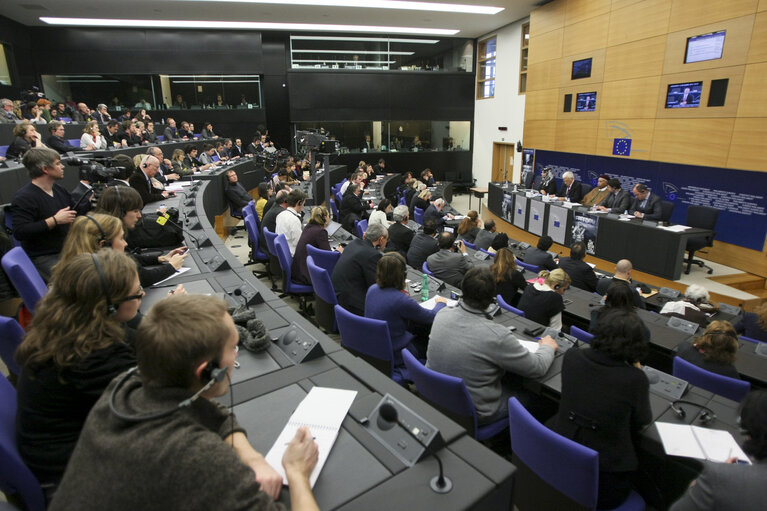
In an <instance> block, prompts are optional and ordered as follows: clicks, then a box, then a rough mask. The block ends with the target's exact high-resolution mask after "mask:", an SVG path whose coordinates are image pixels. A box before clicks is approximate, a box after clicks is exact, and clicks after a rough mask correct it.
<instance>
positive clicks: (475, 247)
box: [461, 240, 489, 253]
mask: <svg viewBox="0 0 767 511" xmlns="http://www.w3.org/2000/svg"><path fill="white" fill-rule="evenodd" d="M461 241H463V244H464V245H466V246H467V247H469V248H470V249H472V250H477V245H475V244H474V243H470V242H468V241H466V240H461ZM488 253H489V252H488Z"/></svg>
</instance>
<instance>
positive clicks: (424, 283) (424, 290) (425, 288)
mask: <svg viewBox="0 0 767 511" xmlns="http://www.w3.org/2000/svg"><path fill="white" fill-rule="evenodd" d="M428 299H429V277H428V276H427V275H426V274H425V273H424V274H423V279H422V280H421V301H422V302H425V301H426V300H428Z"/></svg>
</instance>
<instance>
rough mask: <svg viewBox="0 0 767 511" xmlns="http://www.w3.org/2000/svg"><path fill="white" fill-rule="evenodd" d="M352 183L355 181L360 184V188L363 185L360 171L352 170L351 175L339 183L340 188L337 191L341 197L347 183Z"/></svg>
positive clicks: (347, 186) (344, 193) (346, 188)
mask: <svg viewBox="0 0 767 511" xmlns="http://www.w3.org/2000/svg"><path fill="white" fill-rule="evenodd" d="M352 183H356V184H358V185H360V188H363V187H364V180H363V179H362V172H354V173H353V174H352V175H351V178H350V179H347V180H346V181H344V183H343V184H342V185H341V189H340V190H339V192H340V193H341V197H342V198H343V196H344V195H346V191H347V190H348V189H349V185H350V184H352Z"/></svg>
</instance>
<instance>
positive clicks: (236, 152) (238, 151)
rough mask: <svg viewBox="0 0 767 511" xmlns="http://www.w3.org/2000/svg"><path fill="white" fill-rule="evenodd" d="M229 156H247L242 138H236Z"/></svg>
mask: <svg viewBox="0 0 767 511" xmlns="http://www.w3.org/2000/svg"><path fill="white" fill-rule="evenodd" d="M229 156H230V157H231V158H232V159H234V158H241V157H243V156H245V148H244V147H242V139H241V138H235V139H234V144H232V147H231V148H230V149H229Z"/></svg>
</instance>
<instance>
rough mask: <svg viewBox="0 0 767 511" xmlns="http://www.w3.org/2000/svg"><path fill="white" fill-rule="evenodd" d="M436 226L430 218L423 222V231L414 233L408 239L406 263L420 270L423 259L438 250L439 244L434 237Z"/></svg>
mask: <svg viewBox="0 0 767 511" xmlns="http://www.w3.org/2000/svg"><path fill="white" fill-rule="evenodd" d="M435 234H437V226H436V225H435V224H434V222H432V221H431V220H430V221H428V222H424V223H423V231H421V232H418V233H416V235H415V236H413V239H412V240H411V241H410V249H409V250H408V251H407V264H409V265H410V266H412V267H413V268H415V269H416V270H418V271H420V270H421V267H422V266H423V263H424V261H426V259H427V258H428V257H429V256H430V255H432V254H436V253H437V252H438V251H439V244H437V240H436V239H435V236H434V235H435Z"/></svg>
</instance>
